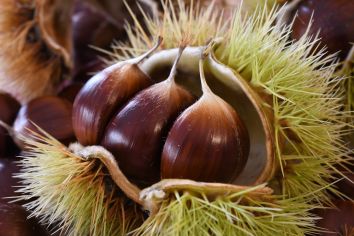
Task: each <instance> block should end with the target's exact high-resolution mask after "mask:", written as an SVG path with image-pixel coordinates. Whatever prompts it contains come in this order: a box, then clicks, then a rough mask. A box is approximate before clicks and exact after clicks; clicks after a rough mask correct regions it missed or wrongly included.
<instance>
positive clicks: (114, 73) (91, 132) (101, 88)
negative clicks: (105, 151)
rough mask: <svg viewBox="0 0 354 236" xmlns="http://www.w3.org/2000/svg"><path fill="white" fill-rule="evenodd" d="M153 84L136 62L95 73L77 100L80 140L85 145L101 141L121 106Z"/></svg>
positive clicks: (76, 126) (75, 121)
mask: <svg viewBox="0 0 354 236" xmlns="http://www.w3.org/2000/svg"><path fill="white" fill-rule="evenodd" d="M151 84H152V80H151V79H150V77H149V76H148V75H146V74H145V73H144V72H142V71H141V70H140V69H139V68H138V66H137V65H134V64H124V65H121V66H120V67H119V68H116V69H114V70H111V69H109V68H108V69H106V70H104V71H102V72H100V73H98V74H97V75H95V76H94V77H93V78H92V79H90V80H89V81H88V82H87V83H86V84H85V86H84V87H83V88H82V89H81V91H80V92H79V94H78V95H77V97H76V99H75V102H74V109H73V126H74V130H75V135H76V138H77V139H78V141H79V142H80V143H81V144H83V145H94V144H98V143H99V142H100V140H101V138H102V135H103V132H104V129H105V127H106V125H107V124H108V122H109V120H110V119H111V117H112V116H113V115H114V113H116V112H117V110H118V108H119V107H121V106H122V105H123V104H124V103H126V102H127V101H128V99H130V98H131V97H132V96H133V95H134V94H136V93H137V92H138V91H140V90H142V89H144V88H146V87H148V86H149V85H151Z"/></svg>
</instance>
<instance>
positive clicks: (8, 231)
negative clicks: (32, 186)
mask: <svg viewBox="0 0 354 236" xmlns="http://www.w3.org/2000/svg"><path fill="white" fill-rule="evenodd" d="M28 216H29V213H28V212H26V211H25V209H23V208H22V207H21V206H18V205H15V204H9V203H3V202H1V201H0V236H49V233H47V232H46V231H45V230H44V229H43V228H42V226H41V225H40V224H39V223H38V222H37V221H36V220H35V219H33V218H31V219H28Z"/></svg>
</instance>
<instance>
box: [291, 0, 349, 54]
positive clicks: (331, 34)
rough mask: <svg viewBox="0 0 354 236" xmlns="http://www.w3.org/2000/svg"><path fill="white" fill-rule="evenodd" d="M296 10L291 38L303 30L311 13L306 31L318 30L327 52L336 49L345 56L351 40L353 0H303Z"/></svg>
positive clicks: (311, 33) (312, 33)
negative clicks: (309, 26)
mask: <svg viewBox="0 0 354 236" xmlns="http://www.w3.org/2000/svg"><path fill="white" fill-rule="evenodd" d="M296 11H297V17H296V18H295V21H294V25H293V32H292V34H291V36H292V38H293V39H299V38H300V37H301V36H302V35H303V34H304V33H305V32H306V29H307V27H308V24H309V23H310V21H311V16H312V14H313V18H312V19H313V23H312V26H311V28H310V32H309V33H310V35H315V34H316V33H317V32H318V31H320V33H319V37H320V41H321V47H323V46H326V47H327V48H328V52H329V53H336V52H338V51H339V54H338V55H339V57H340V58H341V59H342V60H343V59H345V57H346V56H347V54H348V52H349V50H350V48H351V47H352V43H353V42H354V14H353V12H354V1H353V0H335V1H334V0H303V1H301V2H300V3H299V5H298V6H297V9H296ZM294 14H295V12H294Z"/></svg>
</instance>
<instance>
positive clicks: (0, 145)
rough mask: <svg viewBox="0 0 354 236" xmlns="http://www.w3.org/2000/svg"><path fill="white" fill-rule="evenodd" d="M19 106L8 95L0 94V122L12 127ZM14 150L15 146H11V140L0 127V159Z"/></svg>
mask: <svg viewBox="0 0 354 236" xmlns="http://www.w3.org/2000/svg"><path fill="white" fill-rule="evenodd" d="M20 106H21V105H20V104H19V103H18V102H17V101H16V100H15V99H14V98H13V97H11V96H10V95H9V94H5V93H0V120H1V121H3V122H5V123H6V124H8V125H12V123H13V121H14V120H15V117H16V115H17V112H18V110H19V109H20ZM14 149H15V146H14V145H13V144H12V139H11V138H10V136H9V135H8V132H7V131H6V130H5V128H3V127H1V126H0V158H1V157H3V156H5V155H8V154H9V153H10V152H11V151H12V150H14Z"/></svg>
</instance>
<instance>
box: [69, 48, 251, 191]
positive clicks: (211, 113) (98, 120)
mask: <svg viewBox="0 0 354 236" xmlns="http://www.w3.org/2000/svg"><path fill="white" fill-rule="evenodd" d="M157 47H158V44H157V45H156V46H155V47H154V48H153V49H151V50H150V51H149V52H147V53H146V54H145V55H143V56H141V57H138V58H136V59H132V60H130V61H126V62H122V63H118V64H116V65H113V66H111V67H109V68H107V69H105V70H103V71H102V72H100V73H98V74H97V75H95V76H94V77H93V78H92V79H91V80H89V81H88V82H87V83H86V85H85V86H84V87H83V89H82V90H81V91H80V92H79V94H78V96H77V97H76V100H75V103H74V107H73V128H74V131H75V134H76V137H77V139H78V141H79V142H80V143H81V144H82V145H84V146H89V145H102V146H103V147H105V148H106V149H107V150H109V151H110V152H111V153H112V154H113V155H114V156H115V158H116V159H117V161H118V164H119V167H120V168H121V169H122V171H123V172H124V174H125V175H126V176H127V177H128V178H129V179H130V180H132V181H133V182H134V183H136V184H138V185H141V186H146V185H150V184H152V183H155V182H157V181H159V180H160V178H185V179H193V180H197V181H205V182H226V183H229V182H232V181H233V180H234V179H235V177H237V175H238V174H240V172H241V171H242V169H243V167H244V166H245V163H246V160H247V157H248V152H249V137H248V133H247V130H246V128H245V126H244V124H243V122H242V121H241V120H240V118H239V116H238V114H237V113H236V111H235V110H234V109H233V108H232V107H231V106H230V105H229V104H228V103H226V102H225V101H224V100H223V99H221V98H220V97H218V96H217V95H215V94H214V93H213V92H212V91H211V90H210V88H209V87H208V85H207V84H206V82H205V77H204V73H203V62H201V65H200V71H201V85H202V86H201V87H202V92H203V95H202V96H201V97H200V98H199V99H198V100H197V101H196V98H195V96H194V95H193V94H192V93H191V92H190V91H188V90H187V89H186V88H185V87H182V86H181V85H179V84H177V83H176V81H175V76H176V73H177V64H178V61H179V59H180V57H181V55H182V53H183V48H184V47H181V48H180V50H179V55H178V57H177V58H176V60H175V62H174V65H173V67H172V69H171V72H170V75H169V77H168V78H167V79H166V80H163V81H161V82H158V83H154V80H153V79H152V78H150V77H149V76H148V75H147V74H145V73H144V72H143V71H142V70H141V69H140V68H139V64H140V63H141V62H142V61H143V60H144V59H145V58H146V57H148V56H149V55H150V54H151V53H152V52H153V51H154V50H155V49H156V48H157ZM156 81H157V80H155V82H156Z"/></svg>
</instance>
